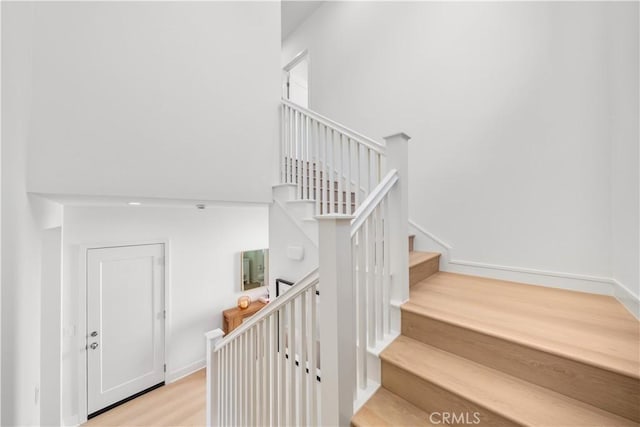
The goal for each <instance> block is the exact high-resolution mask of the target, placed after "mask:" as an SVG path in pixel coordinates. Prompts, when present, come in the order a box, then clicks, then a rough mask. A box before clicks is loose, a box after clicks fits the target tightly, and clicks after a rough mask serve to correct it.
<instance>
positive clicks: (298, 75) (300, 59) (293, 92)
mask: <svg viewBox="0 0 640 427" xmlns="http://www.w3.org/2000/svg"><path fill="white" fill-rule="evenodd" d="M282 71H283V73H282V75H283V82H282V92H283V93H282V97H283V98H284V99H287V100H289V101H291V102H293V103H295V104H298V105H299V106H301V107H304V108H309V53H308V51H307V50H306V49H305V50H303V51H302V52H300V53H299V54H298V55H296V56H295V58H293V60H292V61H291V62H289V63H288V64H287V65H285V67H284V68H283V69H282Z"/></svg>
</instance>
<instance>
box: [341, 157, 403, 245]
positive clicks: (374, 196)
mask: <svg viewBox="0 0 640 427" xmlns="http://www.w3.org/2000/svg"><path fill="white" fill-rule="evenodd" d="M396 182H398V171H397V170H395V169H392V170H390V171H389V173H387V175H386V176H385V177H384V178H383V179H382V181H380V184H378V186H377V187H376V188H375V189H374V190H373V191H372V192H371V193H370V194H369V195H368V196H367V198H366V199H364V201H363V202H362V204H361V205H360V206H358V208H357V209H356V211H355V212H354V213H353V215H354V218H353V219H352V220H351V237H353V236H355V234H356V233H357V232H358V230H359V229H360V227H362V225H363V224H364V223H365V221H366V220H367V218H369V216H371V214H372V213H373V211H374V209H375V208H376V207H377V206H378V205H379V204H380V203H381V202H382V200H383V199H384V198H385V197H386V196H387V194H389V192H390V191H391V189H392V188H393V186H394V185H395V183H396Z"/></svg>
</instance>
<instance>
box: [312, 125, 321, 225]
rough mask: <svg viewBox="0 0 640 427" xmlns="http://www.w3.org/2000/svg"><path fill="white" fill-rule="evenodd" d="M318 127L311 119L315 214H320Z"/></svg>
mask: <svg viewBox="0 0 640 427" xmlns="http://www.w3.org/2000/svg"><path fill="white" fill-rule="evenodd" d="M318 129H319V124H318V122H316V121H315V120H313V121H312V126H311V133H312V134H313V147H314V153H315V155H314V163H313V179H314V181H313V187H314V190H313V191H314V194H313V196H314V197H315V200H316V215H320V200H321V196H320V195H321V194H322V193H321V188H322V187H321V186H320V144H319V141H318V136H319V135H318Z"/></svg>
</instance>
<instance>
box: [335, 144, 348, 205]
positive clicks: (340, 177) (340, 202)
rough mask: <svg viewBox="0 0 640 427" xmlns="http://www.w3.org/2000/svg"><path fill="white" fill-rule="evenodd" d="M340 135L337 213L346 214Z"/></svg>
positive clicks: (342, 148) (342, 153) (342, 149)
mask: <svg viewBox="0 0 640 427" xmlns="http://www.w3.org/2000/svg"><path fill="white" fill-rule="evenodd" d="M342 143H343V140H342V134H338V141H337V144H338V168H337V169H338V213H341V214H347V213H348V212H346V211H345V209H344V203H343V202H344V195H343V193H342V190H343V189H344V184H343V182H342V180H343V179H344V147H343V146H342Z"/></svg>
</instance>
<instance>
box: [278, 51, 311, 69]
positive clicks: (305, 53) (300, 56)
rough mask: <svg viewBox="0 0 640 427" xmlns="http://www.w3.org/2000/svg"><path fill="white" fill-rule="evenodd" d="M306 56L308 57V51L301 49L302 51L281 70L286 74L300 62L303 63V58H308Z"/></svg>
mask: <svg viewBox="0 0 640 427" xmlns="http://www.w3.org/2000/svg"><path fill="white" fill-rule="evenodd" d="M308 56H309V49H303V50H302V51H300V52H298V54H297V55H296V56H294V57H293V59H292V60H291V61H289V62H287V64H286V65H285V66H284V67H282V69H283V70H284V71H286V72H289V71H291V70H292V69H293V67H295V66H296V65H298V64H299V63H300V62H302V61H304V59H305V57H308Z"/></svg>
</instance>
